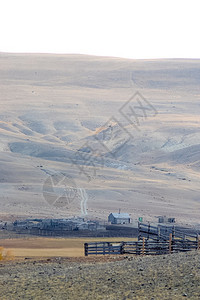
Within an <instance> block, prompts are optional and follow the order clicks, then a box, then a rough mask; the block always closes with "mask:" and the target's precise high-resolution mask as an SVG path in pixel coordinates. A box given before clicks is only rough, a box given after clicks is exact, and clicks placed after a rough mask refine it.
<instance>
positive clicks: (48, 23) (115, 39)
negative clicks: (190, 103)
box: [0, 0, 200, 58]
mask: <svg viewBox="0 0 200 300" xmlns="http://www.w3.org/2000/svg"><path fill="white" fill-rule="evenodd" d="M199 33H200V1H199V0H197V1H196V0H188V1H184V0H180V1H179V0H167V1H164V0H147V1H146V0H137V1H134V0H130V1H129V0H123V1H121V0H119V1H118V0H106V1H104V0H100V1H97V0H80V1H79V0H69V1H68V0H0V51H1V52H44V53H83V54H94V55H106V56H119V57H128V58H167V57H169V58H182V57H183V58H200V34H199Z"/></svg>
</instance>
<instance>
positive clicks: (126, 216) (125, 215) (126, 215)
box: [112, 213, 130, 219]
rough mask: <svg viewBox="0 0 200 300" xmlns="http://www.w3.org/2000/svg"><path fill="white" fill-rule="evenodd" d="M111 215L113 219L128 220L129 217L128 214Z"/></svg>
mask: <svg viewBox="0 0 200 300" xmlns="http://www.w3.org/2000/svg"><path fill="white" fill-rule="evenodd" d="M112 215H113V217H114V218H115V219H122V218H123V219H126V218H128V219H129V218H130V216H129V214H128V213H120V214H119V213H112Z"/></svg>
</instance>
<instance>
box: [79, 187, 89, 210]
mask: <svg viewBox="0 0 200 300" xmlns="http://www.w3.org/2000/svg"><path fill="white" fill-rule="evenodd" d="M79 192H80V197H81V213H82V215H87V201H88V195H87V192H86V190H85V189H82V188H79Z"/></svg>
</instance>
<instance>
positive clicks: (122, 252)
mask: <svg viewBox="0 0 200 300" xmlns="http://www.w3.org/2000/svg"><path fill="white" fill-rule="evenodd" d="M124 244H125V243H124V242H122V243H121V246H120V254H124Z"/></svg>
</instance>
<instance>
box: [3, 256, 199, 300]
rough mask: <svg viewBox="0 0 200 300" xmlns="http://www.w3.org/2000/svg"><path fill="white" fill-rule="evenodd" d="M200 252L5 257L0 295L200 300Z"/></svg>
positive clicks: (7, 296) (15, 297)
mask: <svg viewBox="0 0 200 300" xmlns="http://www.w3.org/2000/svg"><path fill="white" fill-rule="evenodd" d="M199 257H200V256H199V253H198V252H191V253H176V254H173V255H158V256H151V255H150V256H143V257H133V256H128V257H127V256H126V257H125V256H124V257H123V256H111V255H110V256H109V255H108V256H104V257H102V256H101V257H100V256H99V257H95V256H93V257H87V258H84V257H81V258H73V259H72V258H61V257H60V258H50V259H44V258H43V259H42V260H41V259H40V260H38V259H34V260H33V259H27V260H25V261H16V262H15V261H12V262H2V263H1V264H0V279H1V281H0V296H1V299H3V300H4V299H5V300H7V299H58V300H60V299H69V300H71V299H89V300H90V299H102V300H104V299H109V300H113V299H116V300H121V299H123V300H125V299H126V300H128V299H137V300H144V299H146V300H149V299H155V300H160V299H164V300H168V299H176V300H181V299H192V300H197V299H199V298H200V287H199V268H198V267H197V266H198V265H199ZM123 258H124V259H123ZM121 259H123V260H121ZM120 260H121V261H120Z"/></svg>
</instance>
